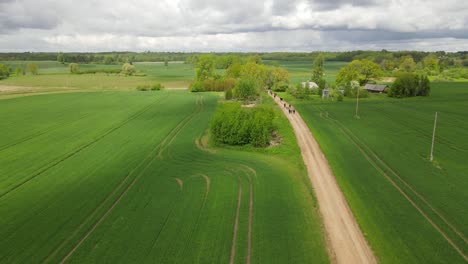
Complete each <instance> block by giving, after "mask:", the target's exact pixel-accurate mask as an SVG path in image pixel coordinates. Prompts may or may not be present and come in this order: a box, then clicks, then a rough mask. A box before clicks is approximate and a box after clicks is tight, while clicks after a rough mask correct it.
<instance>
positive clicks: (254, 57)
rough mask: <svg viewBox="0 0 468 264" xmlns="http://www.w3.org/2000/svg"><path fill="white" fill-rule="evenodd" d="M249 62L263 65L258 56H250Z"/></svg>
mask: <svg viewBox="0 0 468 264" xmlns="http://www.w3.org/2000/svg"><path fill="white" fill-rule="evenodd" d="M248 62H253V63H256V64H263V61H262V58H261V57H260V55H258V54H255V55H253V56H250V57H249V59H248Z"/></svg>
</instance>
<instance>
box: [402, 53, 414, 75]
mask: <svg viewBox="0 0 468 264" xmlns="http://www.w3.org/2000/svg"><path fill="white" fill-rule="evenodd" d="M415 69H416V62H415V61H414V59H413V57H412V56H411V55H407V56H404V57H402V58H401V63H400V70H401V71H405V72H414V70H415Z"/></svg>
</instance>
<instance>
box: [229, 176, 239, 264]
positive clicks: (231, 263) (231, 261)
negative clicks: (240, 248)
mask: <svg viewBox="0 0 468 264" xmlns="http://www.w3.org/2000/svg"><path fill="white" fill-rule="evenodd" d="M237 182H238V183H239V192H238V195H237V209H236V217H235V218H234V228H233V231H232V244H231V256H230V257H229V264H234V259H235V257H236V242H237V230H238V229H239V214H240V207H241V202H242V183H241V180H240V177H239V176H238V177H237Z"/></svg>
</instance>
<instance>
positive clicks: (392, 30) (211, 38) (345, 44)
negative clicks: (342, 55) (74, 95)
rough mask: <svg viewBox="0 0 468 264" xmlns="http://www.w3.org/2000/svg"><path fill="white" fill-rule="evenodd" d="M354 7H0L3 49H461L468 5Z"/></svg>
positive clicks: (313, 0)
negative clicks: (365, 41)
mask: <svg viewBox="0 0 468 264" xmlns="http://www.w3.org/2000/svg"><path fill="white" fill-rule="evenodd" d="M352 3H353V4H349V1H344V0H329V1H318V0H289V1H288V0H282V1H278V0H266V1H251V0H237V1H219V0H164V1H152V0H139V1H118V0H82V1H80V2H76V1H71V0H62V1H59V0H39V1H33V0H17V1H11V0H3V1H0V50H1V51H21V50H32V51H38V50H51V51H52V50H64V51H97V50H166V51H167V50H171V51H176V50H185V51H198V50H200V51H228V50H233V51H234V50H235V51H249V50H258V51H262V50H265V51H274V50H314V49H323V50H342V49H347V50H348V49H358V48H360V49H361V48H362V47H363V46H364V47H369V48H373V49H380V46H379V47H378V45H381V46H383V45H389V46H392V47H399V48H398V49H433V48H436V49H444V50H462V49H466V43H468V16H467V14H468V2H461V1H455V0H446V1H435V0H431V1H422V0H407V1H404V0H399V1H383V0H382V1H380V0H377V1H372V0H355V1H353V2H352ZM362 32H365V33H362ZM356 35H357V36H361V37H364V39H365V40H367V41H371V42H373V43H374V44H372V43H364V42H363V41H362V39H360V38H357V37H356ZM346 37H347V39H346ZM373 37H374V38H375V39H373ZM25 41H27V42H25ZM418 43H419V44H418ZM443 43H445V45H444V44H443ZM454 43H457V45H458V48H457V47H456V46H457V45H454ZM418 45H420V46H418ZM382 48H383V47H382Z"/></svg>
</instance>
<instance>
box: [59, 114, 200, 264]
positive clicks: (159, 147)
mask: <svg viewBox="0 0 468 264" xmlns="http://www.w3.org/2000/svg"><path fill="white" fill-rule="evenodd" d="M195 114H197V112H195V113H192V114H191V115H189V118H185V119H183V120H182V121H181V122H180V123H179V124H178V125H177V126H176V127H175V128H174V129H172V130H171V131H170V132H169V134H168V135H167V136H166V137H165V138H164V140H163V141H162V142H161V143H159V144H158V145H157V146H156V147H155V148H154V149H153V151H152V152H151V153H150V154H149V155H148V156H147V157H146V158H145V159H144V160H143V161H142V162H141V163H140V164H139V165H138V166H137V167H136V168H135V169H134V170H132V171H131V172H130V173H129V175H130V174H133V172H135V171H136V170H137V169H139V167H140V166H144V163H145V162H147V164H146V166H144V167H143V169H142V170H141V172H140V173H139V174H137V175H136V176H135V177H134V179H133V180H132V181H131V182H130V184H129V185H127V187H126V188H125V189H124V190H123V191H122V193H121V194H120V195H119V197H118V198H117V199H116V200H115V201H114V203H113V204H112V205H111V206H110V208H109V209H108V210H107V211H106V212H105V213H104V214H103V215H102V216H101V217H100V218H99V219H98V220H97V222H96V223H95V224H94V225H93V226H92V227H91V228H90V230H89V231H88V232H87V233H86V234H85V235H84V236H83V237H82V238H81V240H80V241H79V242H78V243H77V244H76V245H75V246H74V247H73V248H72V249H71V251H70V252H69V253H68V254H67V255H66V256H65V257H64V258H63V259H62V261H61V262H60V263H65V262H66V261H67V260H68V258H69V257H70V256H71V255H72V254H73V253H74V252H75V251H76V250H77V249H78V248H79V247H80V246H81V244H82V243H83V242H84V241H85V240H86V239H87V238H88V237H89V236H90V235H91V233H92V232H93V231H94V230H95V229H96V228H97V226H98V225H99V224H100V223H101V222H102V221H103V220H104V219H105V218H106V217H107V215H108V214H109V213H110V212H111V211H112V210H113V209H114V208H115V206H116V205H117V204H118V203H119V202H120V200H121V199H122V197H123V196H124V195H125V194H126V193H127V192H128V191H129V190H130V189H131V187H133V185H134V184H135V183H136V182H137V181H138V179H139V178H140V177H141V176H142V175H143V174H144V172H145V171H146V170H147V168H148V167H149V166H150V165H151V164H152V163H153V161H155V160H156V159H157V158H159V154H158V155H155V153H156V152H157V151H158V150H159V153H161V151H162V149H163V148H164V146H165V144H166V142H171V138H175V137H176V136H177V135H178V133H179V132H180V130H181V129H182V128H183V127H184V126H185V125H186V123H187V122H189V121H190V120H191V118H192V117H193V115H195ZM129 175H127V177H129ZM126 179H128V178H126ZM126 179H125V181H126Z"/></svg>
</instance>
